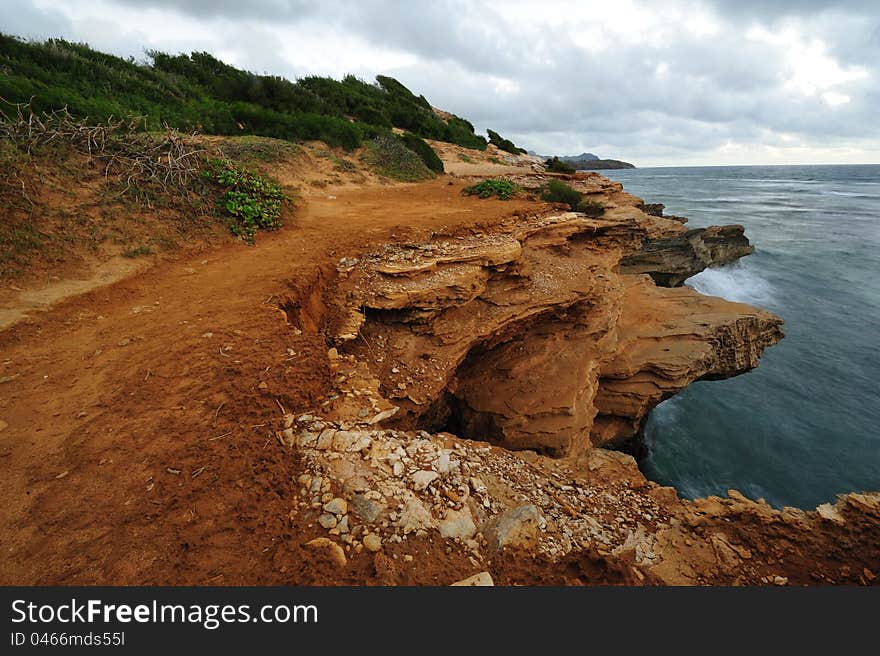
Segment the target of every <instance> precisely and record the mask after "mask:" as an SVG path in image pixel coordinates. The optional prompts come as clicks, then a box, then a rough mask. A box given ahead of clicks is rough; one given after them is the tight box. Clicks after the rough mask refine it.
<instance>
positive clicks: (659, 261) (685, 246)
mask: <svg viewBox="0 0 880 656" xmlns="http://www.w3.org/2000/svg"><path fill="white" fill-rule="evenodd" d="M754 250H755V248H754V246H752V245H751V244H749V240H748V238H747V237H746V236H745V234H744V230H743V227H742V226H740V225H728V226H712V227H710V228H696V229H694V230H688V231H687V232H685V233H683V234H680V235H675V236H672V237H664V238H661V239H648V240H646V241H645V242H644V243H643V244H642V247H641V248H640V249H638V250H637V251H635V252H633V253H630V254H628V255H626V256H625V257H623V258H622V259H621V261H620V271H621V273H647V274H648V275H650V276H651V278H653V279H654V282H656V283H657V284H658V285H662V286H663V287H678V286H679V285H681V284H682V283H684V281H685V280H687V279H688V278H690V277H691V276H694V275H696V274H698V273H699V272H700V271H703V270H704V269H706V268H707V267H710V266H722V265H725V264H730V263H731V262H735V261H736V260H738V259H739V258H741V257H743V256H745V255H749V254H750V253H752V252H753V251H754Z"/></svg>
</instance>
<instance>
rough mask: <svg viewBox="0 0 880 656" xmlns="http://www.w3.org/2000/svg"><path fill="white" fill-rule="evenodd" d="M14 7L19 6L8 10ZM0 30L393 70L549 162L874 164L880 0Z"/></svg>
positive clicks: (305, 8) (23, 7) (82, 16)
mask: <svg viewBox="0 0 880 656" xmlns="http://www.w3.org/2000/svg"><path fill="white" fill-rule="evenodd" d="M13 7H14V8H15V9H16V11H11V9H12V8H13ZM0 8H2V12H0V17H2V18H0V29H4V30H9V31H13V32H15V33H18V34H22V35H25V36H55V35H60V36H64V37H65V38H69V39H73V40H78V41H87V42H89V43H90V44H91V45H93V46H94V47H96V48H98V49H102V50H107V51H111V52H114V53H117V54H121V55H125V56H129V55H133V56H135V57H142V56H143V52H144V49H147V48H156V49H164V50H168V51H172V52H180V51H190V50H208V51H211V52H213V53H215V54H217V55H218V56H220V57H221V58H223V59H224V60H227V61H229V63H231V64H234V65H237V66H241V67H244V68H247V69H250V70H254V71H256V72H261V73H262V72H268V73H274V74H280V75H286V76H288V77H297V76H302V75H312V74H325V75H332V76H334V77H341V76H342V75H344V74H346V73H349V72H350V73H354V74H356V75H358V76H359V77H363V78H365V79H370V78H372V77H373V76H374V75H376V74H377V73H383V74H389V75H394V76H395V77H397V78H398V79H400V80H401V81H402V82H403V83H404V84H406V85H408V86H409V87H410V88H412V89H413V91H415V92H416V93H423V94H424V95H425V96H426V97H427V98H428V99H429V100H430V101H431V102H432V103H433V104H435V105H436V106H439V107H443V108H445V109H448V110H450V111H453V112H455V113H456V114H459V115H461V116H465V117H467V118H469V119H471V120H472V121H473V122H474V124H475V125H476V126H477V127H478V128H479V129H485V128H492V129H495V130H498V131H499V132H501V133H502V134H503V135H505V136H508V137H510V138H512V139H513V140H514V141H516V142H517V143H520V144H521V145H524V146H525V147H527V148H530V149H533V150H537V151H539V152H542V153H560V154H564V153H579V152H582V151H585V150H586V151H591V152H597V153H598V154H600V155H603V156H607V157H616V158H619V159H626V160H630V161H633V162H635V163H637V164H643V165H647V164H684V163H760V162H761V161H768V162H771V161H772V162H774V163H780V162H792V163H798V162H809V161H816V162H832V161H842V160H845V159H846V158H850V161H853V162H866V161H880V146H878V144H880V124H878V122H877V120H876V107H877V106H878V104H880V86H878V76H877V72H878V70H880V31H878V28H877V25H878V17H880V7H878V6H876V5H875V4H872V3H869V2H864V3H860V2H856V3H836V2H833V1H832V0H828V1H822V2H820V1H819V0H815V1H813V0H809V1H808V2H806V3H805V4H804V3H796V2H778V3H776V2H774V3H762V2H758V1H757V0H741V1H740V2H737V3H727V2H722V1H721V0H678V1H675V0H673V1H671V2H660V1H659V0H658V1H651V0H642V1H637V0H625V1H622V2H615V3H613V4H612V3H608V2H607V0H584V1H579V2H570V1H569V0H541V1H530V0H509V1H508V2H505V3H504V4H499V3H494V2H488V1H483V2H471V1H465V0H438V1H437V2H432V3H406V2H395V1H394V0H363V1H361V2H343V1H342V0H340V1H339V2H336V3H333V4H330V3H322V2H319V1H318V0H249V2H247V3H242V2H238V1H236V0H78V1H77V2H67V3H59V2H55V1H54V0H0Z"/></svg>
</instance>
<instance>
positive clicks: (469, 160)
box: [458, 155, 474, 164]
mask: <svg viewBox="0 0 880 656" xmlns="http://www.w3.org/2000/svg"><path fill="white" fill-rule="evenodd" d="M458 159H459V161H462V162H466V163H467V164H470V163H471V162H473V161H474V160H473V158H471V157H468V156H467V155H459V156H458Z"/></svg>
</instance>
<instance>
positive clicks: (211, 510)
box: [0, 180, 621, 585]
mask: <svg viewBox="0 0 880 656" xmlns="http://www.w3.org/2000/svg"><path fill="white" fill-rule="evenodd" d="M461 186H462V185H461V184H450V183H448V182H447V181H446V180H438V181H434V182H430V183H425V184H421V185H417V186H413V185H406V186H383V187H369V188H363V189H353V190H341V191H336V192H334V193H335V195H336V198H328V197H327V196H323V195H322V196H321V197H316V198H312V199H311V200H308V201H302V200H301V201H300V206H299V207H298V208H297V210H296V214H295V216H294V217H290V218H288V220H287V223H288V225H287V227H286V228H285V229H283V230H282V231H280V232H278V233H275V234H271V235H265V234H261V235H259V238H258V242H257V245H256V246H255V247H247V246H244V245H242V244H237V243H236V244H232V245H228V246H224V247H222V248H220V249H218V250H216V251H213V252H211V253H209V254H207V255H205V254H202V255H198V256H194V257H192V258H191V259H181V260H178V261H168V262H164V263H161V264H159V265H157V266H156V267H154V268H153V269H151V270H149V271H147V272H145V273H143V274H141V275H138V276H136V277H134V278H131V279H128V280H125V281H122V282H120V283H117V284H114V285H112V286H110V287H105V288H102V289H100V290H97V291H93V292H90V293H88V294H85V295H83V296H79V297H76V298H73V299H70V300H68V301H66V302H64V303H62V304H61V305H59V306H57V307H55V308H54V309H53V310H51V311H49V312H47V313H45V314H41V315H39V316H38V317H37V318H36V319H33V320H31V321H29V322H27V323H21V324H19V325H17V326H15V327H13V328H11V329H9V330H7V331H5V332H3V333H0V381H5V382H0V419H2V420H3V421H5V422H7V423H8V427H6V428H5V429H3V430H0V459H2V460H0V461H2V463H3V476H2V477H0V536H2V537H0V540H2V549H3V553H4V559H3V560H4V564H3V568H2V571H0V583H3V584H175V585H191V584H282V585H289V584H310V583H323V584H338V583H342V584H345V583H367V584H372V583H375V584H390V583H406V584H447V583H449V582H451V581H454V580H457V579H459V578H464V577H465V576H468V575H470V574H472V573H473V572H474V567H473V565H472V564H471V563H470V562H469V561H468V556H467V555H466V554H465V553H463V552H459V551H457V550H456V549H453V548H450V547H447V546H443V545H441V544H440V540H439V538H438V539H437V540H436V542H435V541H432V540H431V539H427V538H425V539H423V540H422V541H410V542H409V544H406V545H403V546H401V545H397V546H396V549H397V550H398V551H400V554H399V556H400V557H399V558H398V559H395V558H394V554H395V548H389V549H387V550H386V553H385V555H383V556H377V557H373V556H372V555H370V554H367V553H366V552H365V553H363V554H360V555H357V556H353V557H352V559H351V563H350V566H349V567H348V568H347V569H346V570H345V572H344V573H341V572H340V571H339V570H338V569H336V568H335V567H334V566H333V565H332V564H331V563H329V562H324V561H322V560H321V558H320V556H318V555H316V554H315V552H313V551H306V550H304V549H303V547H302V546H301V545H302V544H303V543H304V542H305V541H307V540H309V539H311V538H314V537H318V536H319V535H321V534H322V530H321V529H320V528H319V527H317V526H313V527H309V526H308V525H306V524H304V520H301V519H293V520H292V519H291V518H290V516H289V515H290V509H291V503H292V502H291V500H292V499H293V498H294V496H295V494H296V484H295V480H296V477H297V475H298V473H299V464H298V463H297V462H296V461H295V460H294V459H293V457H292V456H291V455H290V453H289V452H286V451H283V450H281V449H278V448H276V445H275V443H274V441H273V439H274V438H272V437H271V434H270V433H269V431H268V429H267V428H266V426H265V424H266V423H267V421H268V420H269V419H270V418H277V417H278V416H279V414H280V413H281V409H280V407H279V405H281V406H283V407H284V408H286V409H290V410H291V411H295V410H297V409H301V408H308V407H310V406H313V405H314V404H315V403H316V402H318V401H319V399H321V398H322V395H325V394H326V393H327V390H328V388H329V382H330V374H329V372H328V370H327V364H326V350H327V344H326V342H325V338H324V336H323V334H322V333H321V331H320V325H321V316H320V314H321V312H322V308H323V307H324V306H323V303H322V298H321V287H322V285H323V284H325V283H327V282H329V278H330V276H332V275H333V273H335V264H336V262H337V261H338V259H339V257H341V256H352V255H357V254H358V253H359V252H361V251H363V250H365V249H367V248H370V247H375V246H376V245H377V244H380V243H383V242H386V241H388V240H391V239H394V240H395V241H406V240H412V241H418V240H420V239H424V238H427V237H428V236H429V235H430V234H431V233H432V232H435V231H437V232H455V231H459V230H463V229H469V228H471V227H473V226H475V225H477V224H481V223H491V222H493V221H496V220H498V219H499V218H501V217H504V216H510V215H511V214H513V213H516V212H521V211H525V210H529V209H532V210H533V209H535V208H536V207H537V204H535V203H529V202H527V201H510V202H502V201H496V200H480V199H476V198H470V197H463V196H462V195H461V194H460V190H461ZM282 304H285V305H286V306H287V307H288V308H289V307H295V306H297V305H298V306H300V307H302V308H303V310H304V312H303V316H304V317H307V318H311V320H312V321H311V323H309V322H308V321H307V322H305V323H304V324H303V328H304V329H305V330H304V332H302V334H296V331H294V330H292V329H291V327H290V326H288V324H287V321H286V316H285V314H284V312H282V311H281V310H280V305H282ZM0 426H2V423H0ZM422 551H423V552H425V553H420V552H422ZM404 553H407V554H409V555H412V556H414V559H413V560H412V561H409V560H406V559H404V558H403V555H404ZM512 558H513V560H512V561H511V562H506V563H504V564H503V566H501V565H500V566H499V572H498V573H497V578H498V580H499V581H500V582H520V581H521V582H529V583H536V582H563V581H564V580H567V581H569V582H591V581H592V582H599V581H620V580H621V575H620V574H619V572H616V570H614V571H610V570H609V571H606V569H605V568H604V567H602V566H597V565H596V564H595V563H592V564H589V565H588V566H587V565H584V566H573V565H572V566H569V570H568V571H569V574H568V575H566V576H564V577H563V576H561V575H560V573H559V572H557V573H555V574H549V573H548V574H546V575H543V574H536V573H535V572H534V569H535V568H534V567H530V566H529V563H528V562H526V561H523V562H521V563H519V564H517V562H518V561H517V560H516V558H515V557H512ZM539 569H540V568H539ZM612 569H613V568H612Z"/></svg>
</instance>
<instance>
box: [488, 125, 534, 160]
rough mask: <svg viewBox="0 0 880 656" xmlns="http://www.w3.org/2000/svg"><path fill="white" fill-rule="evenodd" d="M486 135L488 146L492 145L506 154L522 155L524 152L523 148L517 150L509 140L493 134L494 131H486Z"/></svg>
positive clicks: (495, 133)
mask: <svg viewBox="0 0 880 656" xmlns="http://www.w3.org/2000/svg"><path fill="white" fill-rule="evenodd" d="M486 134H488V135H489V143H490V144H494V145H495V146H497V147H498V148H500V149H501V150H503V151H505V152H508V153H510V154H512V155H524V154H525V152H526V151H525V149H523V148H517V147H516V146H515V145H514V143H513V142H512V141H511V140H510V139H505V138H504V137H502V136H501V135H500V134H498V133H497V132H495V130H486Z"/></svg>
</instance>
